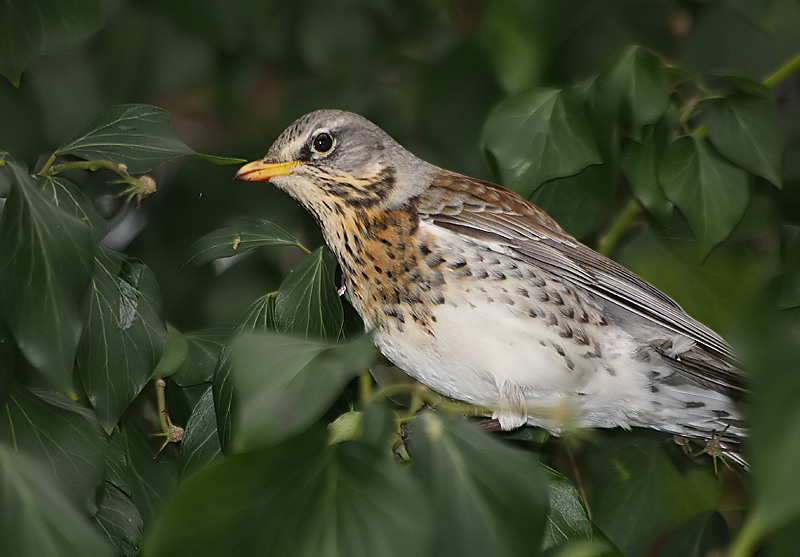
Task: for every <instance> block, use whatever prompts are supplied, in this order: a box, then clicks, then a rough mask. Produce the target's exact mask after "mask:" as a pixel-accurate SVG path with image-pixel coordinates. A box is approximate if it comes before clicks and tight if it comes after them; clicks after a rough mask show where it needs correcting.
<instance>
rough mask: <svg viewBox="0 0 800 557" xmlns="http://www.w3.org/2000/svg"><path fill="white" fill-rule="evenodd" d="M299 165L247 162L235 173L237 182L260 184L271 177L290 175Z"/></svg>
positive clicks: (296, 163) (295, 163) (290, 162)
mask: <svg viewBox="0 0 800 557" xmlns="http://www.w3.org/2000/svg"><path fill="white" fill-rule="evenodd" d="M298 164H300V163H299V162H297V161H289V162H265V161H263V160H260V161H253V162H249V163H247V164H246V165H244V166H243V167H241V168H240V169H239V172H237V173H236V176H235V177H236V179H237V180H247V181H248V182H262V181H265V180H269V179H270V178H272V177H273V176H285V175H286V174H291V173H292V168H293V167H295V166H297V165H298Z"/></svg>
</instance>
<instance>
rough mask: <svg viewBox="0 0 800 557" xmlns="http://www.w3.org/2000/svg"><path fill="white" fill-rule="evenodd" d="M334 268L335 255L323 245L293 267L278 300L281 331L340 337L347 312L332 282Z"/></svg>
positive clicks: (318, 336)
mask: <svg viewBox="0 0 800 557" xmlns="http://www.w3.org/2000/svg"><path fill="white" fill-rule="evenodd" d="M335 271H336V261H335V260H334V258H333V254H332V253H331V252H330V250H328V249H327V248H326V247H324V246H323V247H320V248H317V249H316V250H314V252H313V253H311V255H309V256H308V257H306V258H305V259H304V260H303V261H302V262H301V263H300V264H299V265H298V266H297V267H295V268H294V269H292V272H291V273H289V276H288V277H286V279H284V281H283V283H281V286H280V288H279V289H278V296H277V298H276V300H275V317H276V321H277V324H278V330H279V331H282V332H287V333H292V334H296V335H301V336H306V337H310V338H320V339H325V340H336V339H337V338H339V335H340V334H341V331H342V326H343V325H344V312H343V310H342V301H341V299H340V298H339V294H338V293H337V291H336V286H335V285H334V282H333V277H334V273H335Z"/></svg>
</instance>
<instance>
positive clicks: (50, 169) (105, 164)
mask: <svg viewBox="0 0 800 557" xmlns="http://www.w3.org/2000/svg"><path fill="white" fill-rule="evenodd" d="M50 158H51V160H52V159H53V158H54V157H50ZM48 163H49V164H45V166H44V168H42V170H40V171H39V175H40V176H52V175H53V174H58V173H59V172H64V171H65V170H75V169H78V170H92V171H95V170H99V169H101V168H105V169H106V170H110V171H111V172H114V173H116V174H119V175H120V176H121V177H122V178H129V177H130V175H129V174H128V173H127V172H126V171H124V170H122V169H121V168H120V167H119V164H117V163H115V162H111V161H73V162H65V163H62V164H56V165H54V164H52V162H51V161H48Z"/></svg>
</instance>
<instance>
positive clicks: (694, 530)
mask: <svg viewBox="0 0 800 557" xmlns="http://www.w3.org/2000/svg"><path fill="white" fill-rule="evenodd" d="M729 538H730V536H729V535H728V525H727V524H726V523H725V519H724V518H723V517H722V515H721V514H719V513H718V512H715V511H714V512H711V511H710V512H707V513H703V514H701V515H698V516H696V517H695V518H693V519H692V520H690V521H689V522H687V523H686V524H684V525H683V526H681V527H680V528H678V529H677V530H676V531H675V533H674V534H672V536H671V537H670V538H669V539H668V540H667V541H666V543H665V544H664V545H663V546H662V547H661V551H660V552H659V554H658V555H659V557H706V556H708V555H714V554H715V553H719V554H720V555H721V554H722V552H723V551H724V549H725V548H726V547H727V546H728V542H729Z"/></svg>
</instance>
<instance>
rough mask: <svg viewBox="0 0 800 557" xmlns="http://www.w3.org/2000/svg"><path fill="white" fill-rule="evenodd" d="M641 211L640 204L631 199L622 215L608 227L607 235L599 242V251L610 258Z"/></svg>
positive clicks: (623, 209)
mask: <svg viewBox="0 0 800 557" xmlns="http://www.w3.org/2000/svg"><path fill="white" fill-rule="evenodd" d="M639 211H641V207H640V206H639V202H638V201H636V199H635V198H633V197H631V198H630V199H629V200H628V202H627V203H626V204H625V207H623V208H622V211H621V212H620V214H619V215H617V218H616V219H614V222H612V223H611V226H609V227H608V230H606V233H605V234H603V235H602V236H601V237H600V239H599V240H598V241H597V251H599V252H600V253H602V254H603V255H605V256H609V255H610V254H611V253H612V252H613V251H614V248H615V247H616V246H617V242H619V240H620V238H622V236H624V235H625V233H626V232H627V231H628V229H629V228H630V227H631V224H633V221H634V220H635V219H636V217H637V216H639Z"/></svg>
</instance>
